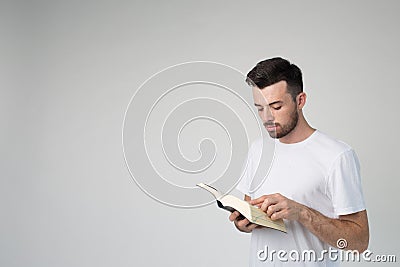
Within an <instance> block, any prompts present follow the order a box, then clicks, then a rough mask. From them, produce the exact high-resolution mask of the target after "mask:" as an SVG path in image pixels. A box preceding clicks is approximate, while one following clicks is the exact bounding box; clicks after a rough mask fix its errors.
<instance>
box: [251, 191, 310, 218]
mask: <svg viewBox="0 0 400 267" xmlns="http://www.w3.org/2000/svg"><path fill="white" fill-rule="evenodd" d="M250 204H251V205H255V206H258V207H259V208H260V209H261V210H262V211H264V212H266V213H267V214H268V216H269V217H270V218H271V219H272V220H278V219H286V220H294V221H298V220H300V218H301V213H302V212H303V211H304V208H305V206H304V205H302V204H300V203H297V202H296V201H293V200H291V199H288V198H287V197H285V196H282V195H281V194H279V193H277V194H272V195H264V196H262V197H259V198H256V199H253V200H251V201H250Z"/></svg>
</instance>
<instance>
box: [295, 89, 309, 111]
mask: <svg viewBox="0 0 400 267" xmlns="http://www.w3.org/2000/svg"><path fill="white" fill-rule="evenodd" d="M306 100H307V95H306V93H304V92H301V93H300V94H298V95H297V96H296V104H297V108H298V109H302V108H303V107H304V105H305V104H306Z"/></svg>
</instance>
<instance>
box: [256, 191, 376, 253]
mask: <svg viewBox="0 0 400 267" xmlns="http://www.w3.org/2000/svg"><path fill="white" fill-rule="evenodd" d="M250 204H251V205H256V206H258V207H259V208H260V209H261V210H263V211H265V212H266V213H267V214H268V216H269V217H270V218H271V219H272V220H277V219H286V220H292V221H298V222H299V223H301V224H302V225H303V226H304V227H305V228H307V229H308V230H309V231H310V232H311V233H313V234H314V235H316V236H317V237H318V238H319V239H321V240H322V241H324V242H326V243H328V244H329V245H331V246H337V244H336V242H337V240H339V239H341V238H344V239H346V240H347V243H348V246H347V247H346V249H351V250H358V251H359V252H360V253H361V252H363V251H365V250H366V249H367V248H368V241H369V229H368V217H367V212H366V210H362V211H359V212H355V213H352V214H347V215H340V216H339V218H329V217H326V216H325V215H323V214H322V213H320V212H318V211H316V210H314V209H312V208H310V207H307V206H305V205H303V204H300V203H298V202H296V201H293V200H291V199H288V198H287V197H285V196H282V195H281V194H278V193H277V194H272V195H264V196H262V197H259V198H256V199H253V200H251V201H250Z"/></svg>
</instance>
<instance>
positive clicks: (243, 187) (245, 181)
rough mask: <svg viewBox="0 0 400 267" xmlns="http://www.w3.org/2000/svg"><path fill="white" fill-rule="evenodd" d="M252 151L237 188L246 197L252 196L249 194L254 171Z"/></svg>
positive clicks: (243, 167)
mask: <svg viewBox="0 0 400 267" xmlns="http://www.w3.org/2000/svg"><path fill="white" fill-rule="evenodd" d="M252 166H253V164H252V150H251V148H250V149H249V151H248V153H247V159H246V160H245V162H244V163H243V166H242V171H241V177H240V178H239V179H240V180H239V183H238V184H237V186H236V189H237V190H239V191H240V192H242V193H243V194H245V195H248V196H249V195H250V194H249V191H250V190H249V188H250V183H251V180H252V177H253V171H252Z"/></svg>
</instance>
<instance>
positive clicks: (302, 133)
mask: <svg viewBox="0 0 400 267" xmlns="http://www.w3.org/2000/svg"><path fill="white" fill-rule="evenodd" d="M314 131H315V129H314V128H312V127H311V126H310V125H309V124H308V122H307V121H306V119H305V118H304V116H303V114H302V113H300V114H299V121H298V122H297V125H296V127H295V128H294V129H293V130H292V131H291V132H290V133H288V134H287V135H285V136H284V137H282V138H279V141H280V142H281V143H285V144H293V143H298V142H301V141H304V140H306V139H307V138H308V137H310V135H312V134H313V133H314Z"/></svg>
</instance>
